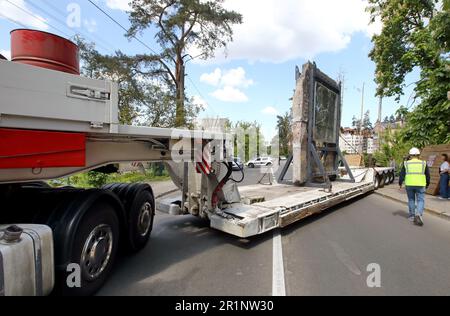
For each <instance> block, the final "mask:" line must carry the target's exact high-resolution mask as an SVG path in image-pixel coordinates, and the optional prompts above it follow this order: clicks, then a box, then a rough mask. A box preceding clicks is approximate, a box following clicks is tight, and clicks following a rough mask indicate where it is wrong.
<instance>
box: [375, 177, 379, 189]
mask: <svg viewBox="0 0 450 316" xmlns="http://www.w3.org/2000/svg"><path fill="white" fill-rule="evenodd" d="M374 181H375V182H374V186H375V190H378V189H379V188H380V177H379V176H378V175H376V176H375V180H374Z"/></svg>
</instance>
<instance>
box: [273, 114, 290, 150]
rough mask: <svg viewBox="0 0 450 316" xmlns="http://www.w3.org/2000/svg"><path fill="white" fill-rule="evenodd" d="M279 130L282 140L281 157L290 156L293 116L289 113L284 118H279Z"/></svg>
mask: <svg viewBox="0 0 450 316" xmlns="http://www.w3.org/2000/svg"><path fill="white" fill-rule="evenodd" d="M277 120H278V122H277V128H278V131H279V138H280V155H281V156H289V155H290V153H291V144H292V140H293V135H292V114H291V113H289V112H287V113H285V114H284V115H283V116H277Z"/></svg>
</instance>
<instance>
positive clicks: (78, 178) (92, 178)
mask: <svg viewBox="0 0 450 316" xmlns="http://www.w3.org/2000/svg"><path fill="white" fill-rule="evenodd" d="M169 179H170V177H169V175H168V173H167V171H166V170H165V169H164V170H162V171H161V170H153V169H151V170H146V171H145V173H141V172H127V173H124V174H120V173H113V174H109V175H108V174H104V173H99V172H95V171H90V172H86V173H82V174H78V175H75V176H71V177H69V178H64V179H58V180H53V181H50V182H49V183H50V185H52V186H54V187H62V186H73V187H76V188H86V189H87V188H100V187H102V186H104V185H106V184H109V183H138V182H155V181H166V180H169Z"/></svg>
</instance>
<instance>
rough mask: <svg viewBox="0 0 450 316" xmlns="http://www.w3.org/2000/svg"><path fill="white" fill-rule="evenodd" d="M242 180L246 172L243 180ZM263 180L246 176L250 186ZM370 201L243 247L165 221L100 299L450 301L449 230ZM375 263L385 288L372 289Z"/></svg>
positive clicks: (202, 228)
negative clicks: (280, 290)
mask: <svg viewBox="0 0 450 316" xmlns="http://www.w3.org/2000/svg"><path fill="white" fill-rule="evenodd" d="M235 176H236V178H237V179H238V174H236V175H235ZM261 177H262V175H261V174H260V173H259V171H258V170H250V171H247V177H246V180H245V182H244V183H243V184H244V185H246V184H255V183H256V182H258V180H259V179H260V178H261ZM406 217H407V213H406V209H405V206H404V205H402V204H400V203H397V202H393V201H391V200H387V199H384V198H382V197H380V196H377V195H369V196H366V197H363V198H360V199H358V200H356V201H353V202H351V203H350V202H349V203H347V204H344V205H341V206H340V207H337V208H334V209H332V210H330V211H329V212H326V213H324V214H321V215H319V216H313V217H311V218H308V219H306V220H304V221H302V222H300V223H297V224H294V225H293V226H291V227H288V228H286V229H284V230H282V231H281V232H279V233H281V243H279V245H278V244H277V240H279V239H277V238H274V236H275V235H276V234H277V232H275V233H268V234H265V235H263V236H258V237H254V238H251V239H250V240H239V239H237V238H235V237H232V236H228V235H227V234H225V233H221V232H218V231H215V230H212V229H210V228H209V227H208V224H207V223H206V222H205V221H202V220H200V219H197V218H194V217H191V216H186V217H171V216H168V215H164V214H158V215H157V218H156V224H155V228H154V232H153V235H152V239H151V242H150V244H149V246H148V247H147V248H146V249H145V250H144V251H142V252H141V253H139V254H137V255H135V256H132V257H123V258H121V259H120V260H119V262H118V263H117V265H116V268H115V271H114V272H113V275H112V277H111V278H110V280H109V281H108V282H107V284H106V285H105V287H104V288H103V290H102V291H101V292H100V293H99V295H157V296H158V295H176V296H186V295H193V296H205V295H213V296H216V295H225V296H249V295H256V296H268V295H272V294H273V292H274V290H273V284H274V279H276V278H279V277H280V275H281V276H282V279H283V280H284V284H282V286H283V287H284V291H285V292H286V295H450V273H448V271H449V267H450V255H449V254H450V222H448V221H445V220H443V219H440V218H436V217H433V216H426V218H425V221H426V222H425V226H424V227H423V228H418V227H416V226H414V225H412V224H411V223H409V222H408V220H407V218H406ZM370 264H377V265H378V266H379V267H380V269H381V275H380V276H381V288H369V287H368V286H367V278H368V276H369V274H370V273H371V272H372V271H371V272H367V267H368V265H370Z"/></svg>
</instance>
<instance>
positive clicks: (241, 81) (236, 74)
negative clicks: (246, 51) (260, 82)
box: [221, 67, 254, 88]
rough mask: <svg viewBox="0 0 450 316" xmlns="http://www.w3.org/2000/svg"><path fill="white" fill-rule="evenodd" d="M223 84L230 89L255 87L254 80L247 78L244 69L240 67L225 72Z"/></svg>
mask: <svg viewBox="0 0 450 316" xmlns="http://www.w3.org/2000/svg"><path fill="white" fill-rule="evenodd" d="M221 83H222V85H224V86H229V87H242V88H248V87H250V86H251V85H253V83H254V82H253V80H251V79H247V78H246V73H245V70H244V68H242V67H238V68H236V69H231V70H229V71H227V72H225V73H224V74H223V76H222V79H221Z"/></svg>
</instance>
